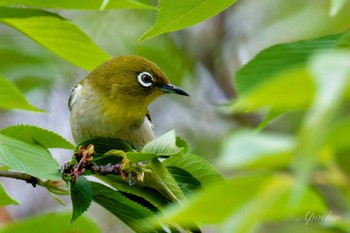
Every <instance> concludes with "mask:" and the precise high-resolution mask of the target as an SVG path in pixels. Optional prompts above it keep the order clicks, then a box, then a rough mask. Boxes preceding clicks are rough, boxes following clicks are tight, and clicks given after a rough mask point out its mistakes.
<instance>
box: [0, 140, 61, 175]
mask: <svg viewBox="0 0 350 233" xmlns="http://www.w3.org/2000/svg"><path fill="white" fill-rule="evenodd" d="M0 163H1V164H3V165H6V166H8V167H9V168H10V169H13V170H16V171H20V172H24V173H27V174H29V175H32V176H35V177H38V178H41V179H49V180H61V179H62V178H61V176H60V174H59V170H60V167H59V165H58V164H57V162H56V160H54V159H53V158H52V156H51V155H50V153H49V152H48V151H47V150H46V149H45V148H43V147H41V146H39V145H36V144H29V143H27V142H23V141H20V140H18V139H15V138H12V137H8V136H6V135H3V134H0Z"/></svg>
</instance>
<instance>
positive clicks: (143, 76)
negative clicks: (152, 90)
mask: <svg viewBox="0 0 350 233" xmlns="http://www.w3.org/2000/svg"><path fill="white" fill-rule="evenodd" d="M137 81H138V82H139V83H140V84H141V85H142V86H144V87H150V86H152V84H153V77H152V75H151V74H150V73H148V72H146V71H144V72H142V73H140V74H139V75H137Z"/></svg>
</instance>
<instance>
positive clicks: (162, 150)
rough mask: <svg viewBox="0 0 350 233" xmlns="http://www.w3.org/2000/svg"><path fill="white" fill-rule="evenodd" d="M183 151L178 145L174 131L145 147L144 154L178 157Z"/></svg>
mask: <svg viewBox="0 0 350 233" xmlns="http://www.w3.org/2000/svg"><path fill="white" fill-rule="evenodd" d="M180 145H181V143H180ZM183 150H184V148H183V147H179V146H178V145H177V139H176V134H175V131H174V130H172V131H169V132H168V133H165V134H163V135H162V136H160V137H158V138H156V139H154V140H152V141H151V142H149V143H147V144H146V145H145V146H144V147H143V149H142V152H143V153H150V154H156V155H158V156H171V155H177V154H179V153H180V152H182V151H183Z"/></svg>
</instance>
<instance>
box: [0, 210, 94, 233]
mask: <svg viewBox="0 0 350 233" xmlns="http://www.w3.org/2000/svg"><path fill="white" fill-rule="evenodd" d="M69 218H70V214H69V213H46V214H41V215H39V216H32V217H30V218H27V219H20V220H16V221H14V222H11V223H7V224H6V225H2V227H1V228H0V232H1V233H18V232H35V233H46V232H50V233H67V232H76V233H78V232H84V233H100V232H101V231H100V230H99V228H98V226H97V225H96V224H95V223H94V222H93V221H92V220H91V219H90V218H87V217H85V216H82V217H81V218H79V219H78V220H77V221H75V222H74V223H71V224H70V223H69Z"/></svg>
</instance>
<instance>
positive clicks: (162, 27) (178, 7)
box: [140, 0, 236, 40]
mask: <svg viewBox="0 0 350 233" xmlns="http://www.w3.org/2000/svg"><path fill="white" fill-rule="evenodd" d="M235 2H236V0H221V1H215V0H178V1H168V0H160V1H159V11H158V15H157V20H156V22H155V23H154V25H153V26H152V27H151V28H150V29H149V30H148V31H147V32H146V33H145V34H144V35H143V36H142V37H141V39H140V40H145V39H147V38H150V37H154V36H157V35H159V34H163V33H167V32H172V31H176V30H180V29H183V28H186V27H189V26H192V25H195V24H197V23H199V22H201V21H204V20H206V19H208V18H211V17H213V16H215V15H216V14H218V13H220V12H221V11H223V10H225V9H226V8H227V7H229V6H231V5H232V4H233V3H235Z"/></svg>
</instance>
